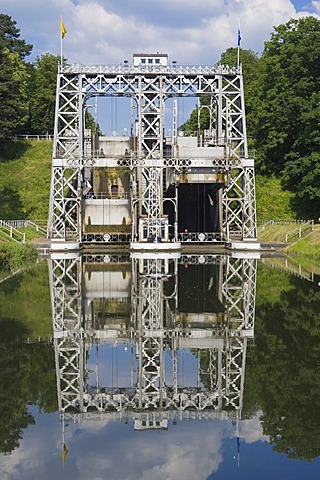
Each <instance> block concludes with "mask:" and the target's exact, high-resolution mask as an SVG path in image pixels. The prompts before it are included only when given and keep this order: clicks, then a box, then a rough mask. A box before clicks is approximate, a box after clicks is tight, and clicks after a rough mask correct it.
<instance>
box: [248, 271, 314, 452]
mask: <svg viewBox="0 0 320 480" xmlns="http://www.w3.org/2000/svg"><path fill="white" fill-rule="evenodd" d="M266 270H267V271H266ZM260 273H261V274H262V277H261V276H260V282H259V275H258V284H259V283H260V285H259V287H260V288H261V290H264V289H265V286H264V284H263V278H264V279H266V281H270V277H273V273H272V272H271V271H270V269H265V268H262V269H261V272H260ZM265 273H267V275H265ZM282 276H283V278H282ZM287 278H288V277H286V276H285V275H284V274H283V275H279V272H277V273H276V275H275V276H274V278H273V281H274V283H275V279H277V280H278V281H277V288H278V295H277V296H276V297H271V299H269V300H268V299H267V298H266V297H260V298H262V301H260V300H259V295H258V298H257V312H256V324H255V344H256V347H255V348H252V349H249V350H248V352H247V369H246V384H245V390H244V394H245V408H246V412H247V413H248V412H251V413H252V412H253V411H254V409H256V408H258V407H259V408H261V409H262V410H263V416H262V418H261V420H262V425H263V431H264V434H265V435H268V436H270V438H271V442H272V443H273V444H274V450H276V451H278V452H283V453H286V454H287V455H288V456H289V457H294V458H301V459H305V460H312V459H313V458H315V457H316V456H318V455H320V437H319V425H320V378H319V366H320V324H319V313H318V312H319V304H320V292H319V289H318V287H316V285H315V284H311V283H308V282H305V281H302V280H299V279H296V278H293V277H292V278H291V285H292V286H294V287H295V288H289V289H288V288H287V287H288V285H287V281H286V279H287ZM261 280H262V282H261ZM283 280H285V281H284V282H283ZM283 285H285V287H283Z"/></svg>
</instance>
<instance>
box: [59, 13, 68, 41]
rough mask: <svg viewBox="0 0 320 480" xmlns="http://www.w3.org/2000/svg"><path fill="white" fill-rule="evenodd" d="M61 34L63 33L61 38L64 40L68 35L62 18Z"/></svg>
mask: <svg viewBox="0 0 320 480" xmlns="http://www.w3.org/2000/svg"><path fill="white" fill-rule="evenodd" d="M60 32H61V37H62V38H64V36H65V34H66V33H67V29H66V27H65V26H64V23H63V20H62V18H60Z"/></svg>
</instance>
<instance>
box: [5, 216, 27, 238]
mask: <svg viewBox="0 0 320 480" xmlns="http://www.w3.org/2000/svg"><path fill="white" fill-rule="evenodd" d="M0 235H4V237H6V238H10V239H11V240H13V241H14V242H17V243H26V234H25V233H24V232H20V230H17V229H16V228H15V227H14V226H12V225H9V224H8V223H7V222H6V221H5V220H0Z"/></svg>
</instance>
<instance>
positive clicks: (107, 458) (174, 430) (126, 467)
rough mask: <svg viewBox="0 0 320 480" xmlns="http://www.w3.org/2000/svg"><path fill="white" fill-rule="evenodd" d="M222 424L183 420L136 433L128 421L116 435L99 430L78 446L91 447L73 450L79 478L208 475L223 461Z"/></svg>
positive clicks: (143, 479) (145, 478) (190, 477)
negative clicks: (85, 449) (103, 475)
mask: <svg viewBox="0 0 320 480" xmlns="http://www.w3.org/2000/svg"><path fill="white" fill-rule="evenodd" d="M228 425H229V424H228ZM225 427H226V422H216V421H214V422H211V421H208V422H182V423H178V425H176V426H173V425H170V428H169V430H168V431H165V432H164V431H146V432H134V431H133V430H132V425H130V426H127V427H126V430H125V431H123V432H122V435H121V436H120V437H119V434H118V433H117V431H114V432H110V433H109V434H108V436H107V439H106V438H104V439H103V438H102V437H105V434H106V432H104V433H103V432H101V431H100V432H99V434H98V435H95V436H94V437H93V436H91V435H90V437H89V438H88V435H86V436H85V437H83V439H82V440H80V439H79V443H78V445H77V447H76V448H77V449H78V448H79V449H80V450H82V448H85V446H88V444H89V445H94V448H93V449H92V450H91V452H88V454H87V455H86V454H84V453H83V452H82V454H81V455H77V460H76V462H77V466H78V471H79V472H81V474H80V477H79V478H81V479H87V478H89V477H90V478H100V477H99V475H101V473H102V472H103V471H105V472H106V471H108V476H110V478H114V479H116V478H119V479H124V478H125V479H128V480H129V479H130V480H136V479H137V480H138V479H139V480H148V479H153V480H158V479H159V480H160V478H166V479H168V480H178V479H180V478H183V479H185V480H194V479H195V478H197V479H199V480H200V479H206V478H207V477H208V475H210V474H211V473H212V472H213V471H216V470H217V469H218V467H219V465H220V463H221V462H222V455H221V453H220V448H221V442H222V438H223V436H224V428H225ZM120 429H121V430H123V427H122V426H120ZM112 430H113V429H112Z"/></svg>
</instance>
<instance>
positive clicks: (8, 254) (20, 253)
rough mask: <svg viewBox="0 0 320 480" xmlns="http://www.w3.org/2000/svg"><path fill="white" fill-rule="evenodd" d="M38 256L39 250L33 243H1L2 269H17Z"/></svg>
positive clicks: (0, 259)
mask: <svg viewBox="0 0 320 480" xmlns="http://www.w3.org/2000/svg"><path fill="white" fill-rule="evenodd" d="M36 258H37V251H36V249H35V246H34V245H32V244H29V243H27V244H25V245H23V244H19V243H13V242H3V243H0V269H3V270H11V271H15V270H18V269H19V268H22V267H24V266H26V265H28V264H30V263H32V262H34V261H35V259H36Z"/></svg>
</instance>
